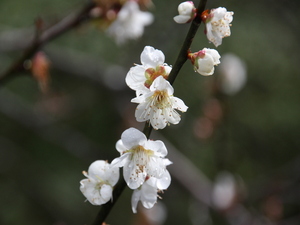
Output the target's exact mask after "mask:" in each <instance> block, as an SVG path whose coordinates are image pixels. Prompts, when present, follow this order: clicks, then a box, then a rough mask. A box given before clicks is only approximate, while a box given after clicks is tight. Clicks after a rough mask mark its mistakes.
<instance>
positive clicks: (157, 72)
mask: <svg viewBox="0 0 300 225" xmlns="http://www.w3.org/2000/svg"><path fill="white" fill-rule="evenodd" d="M159 76H163V77H164V78H165V79H167V78H168V76H169V74H168V73H167V72H166V70H165V67H164V66H157V67H156V68H148V69H146V71H145V77H146V81H145V83H144V85H145V86H146V87H147V88H149V87H150V86H151V84H152V83H153V81H154V80H155V79H156V78H157V77H159Z"/></svg>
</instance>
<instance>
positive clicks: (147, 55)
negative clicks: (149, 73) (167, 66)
mask: <svg viewBox="0 0 300 225" xmlns="http://www.w3.org/2000/svg"><path fill="white" fill-rule="evenodd" d="M164 61H165V55H164V53H163V52H162V51H160V50H157V49H154V48H153V47H151V46H146V47H145V48H144V50H143V52H142V54H141V62H142V64H143V65H144V66H145V67H146V68H149V67H151V68H155V67H156V66H157V65H162V64H163V63H164Z"/></svg>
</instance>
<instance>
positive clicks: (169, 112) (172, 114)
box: [164, 108, 181, 124]
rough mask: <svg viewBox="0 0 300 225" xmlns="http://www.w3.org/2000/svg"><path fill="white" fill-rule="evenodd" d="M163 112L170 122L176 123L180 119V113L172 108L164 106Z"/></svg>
mask: <svg viewBox="0 0 300 225" xmlns="http://www.w3.org/2000/svg"><path fill="white" fill-rule="evenodd" d="M164 114H165V117H166V119H167V121H168V122H169V123H171V124H178V123H179V122H180V120H181V117H180V115H179V114H178V112H176V111H175V110H174V109H173V108H166V109H165V112H164Z"/></svg>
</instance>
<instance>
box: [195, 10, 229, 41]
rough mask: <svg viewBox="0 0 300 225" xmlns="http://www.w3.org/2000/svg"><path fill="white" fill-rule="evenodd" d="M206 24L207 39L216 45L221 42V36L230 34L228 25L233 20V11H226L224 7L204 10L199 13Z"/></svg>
mask: <svg viewBox="0 0 300 225" xmlns="http://www.w3.org/2000/svg"><path fill="white" fill-rule="evenodd" d="M201 17H202V20H203V21H204V22H205V24H206V36H207V39H208V40H209V41H210V42H212V43H213V44H214V45H215V46H216V47H218V46H219V45H221V44H222V38H224V37H228V36H230V34H231V32H230V26H231V24H230V23H231V22H232V20H233V12H227V9H226V8H224V7H219V8H216V9H212V10H210V13H208V12H207V11H204V12H203V13H202V15H201Z"/></svg>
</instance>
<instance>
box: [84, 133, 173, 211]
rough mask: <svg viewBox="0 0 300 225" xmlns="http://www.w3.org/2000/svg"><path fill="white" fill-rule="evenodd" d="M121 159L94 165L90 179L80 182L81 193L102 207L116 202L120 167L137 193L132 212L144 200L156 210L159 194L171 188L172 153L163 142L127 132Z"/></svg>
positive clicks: (121, 144)
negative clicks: (114, 195)
mask: <svg viewBox="0 0 300 225" xmlns="http://www.w3.org/2000/svg"><path fill="white" fill-rule="evenodd" d="M116 149H117V150H118V151H119V153H120V155H121V156H120V157H118V158H115V159H114V160H113V161H112V162H111V164H109V163H108V162H106V161H103V160H98V161H95V162H94V163H92V164H91V165H90V167H89V170H88V173H87V172H85V171H84V172H83V174H84V175H85V176H86V177H87V179H83V180H82V181H80V184H81V186H80V190H81V192H82V193H83V195H84V196H85V197H86V198H87V200H88V201H89V202H90V203H91V204H93V205H102V204H105V203H106V202H108V201H109V200H110V199H112V193H113V187H114V186H115V185H116V183H117V182H118V180H119V167H123V177H124V180H125V181H126V183H127V185H128V187H129V188H130V189H132V190H134V192H133V195H132V199H131V203H132V211H133V212H134V213H136V212H137V210H136V208H137V204H138V202H139V201H141V203H142V205H143V206H144V207H145V208H148V209H149V208H152V207H153V205H154V204H155V203H156V201H157V193H158V192H160V191H163V190H165V189H167V188H168V187H169V185H170V183H171V176H170V173H169V172H168V170H167V169H166V166H168V165H170V164H171V161H170V160H168V159H167V158H165V156H166V155H167V153H168V151H167V148H166V146H165V144H164V143H163V142H162V141H153V140H147V138H146V136H145V135H144V134H143V133H142V132H141V131H139V130H137V129H135V128H129V129H127V130H125V131H124V132H123V134H122V136H121V139H120V140H119V141H118V142H117V143H116Z"/></svg>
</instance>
